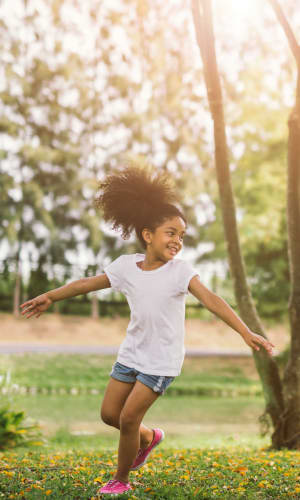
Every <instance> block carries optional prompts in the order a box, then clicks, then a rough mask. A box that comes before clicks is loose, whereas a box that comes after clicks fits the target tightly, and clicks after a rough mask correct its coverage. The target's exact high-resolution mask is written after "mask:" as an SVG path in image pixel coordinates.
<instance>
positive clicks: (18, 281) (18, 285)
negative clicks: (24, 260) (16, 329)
mask: <svg viewBox="0 0 300 500" xmlns="http://www.w3.org/2000/svg"><path fill="white" fill-rule="evenodd" d="M21 283H22V275H21V265H20V259H19V257H18V260H17V262H16V281H15V289H14V316H15V317H16V318H17V317H18V316H20V298H21Z"/></svg>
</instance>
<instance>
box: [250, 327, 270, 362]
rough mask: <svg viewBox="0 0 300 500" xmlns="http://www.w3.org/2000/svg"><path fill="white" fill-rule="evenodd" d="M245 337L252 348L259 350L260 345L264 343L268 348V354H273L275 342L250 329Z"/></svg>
mask: <svg viewBox="0 0 300 500" xmlns="http://www.w3.org/2000/svg"><path fill="white" fill-rule="evenodd" d="M243 339H244V341H245V342H246V344H248V345H249V346H250V347H251V348H252V349H255V350H256V351H259V345H262V346H263V347H264V348H265V349H266V351H267V352H268V354H270V356H272V355H273V349H272V348H273V347H275V346H274V344H272V342H270V341H269V340H267V339H265V338H264V337H262V336H261V335H258V334H257V333H254V332H251V331H250V330H249V332H248V333H247V334H246V335H243Z"/></svg>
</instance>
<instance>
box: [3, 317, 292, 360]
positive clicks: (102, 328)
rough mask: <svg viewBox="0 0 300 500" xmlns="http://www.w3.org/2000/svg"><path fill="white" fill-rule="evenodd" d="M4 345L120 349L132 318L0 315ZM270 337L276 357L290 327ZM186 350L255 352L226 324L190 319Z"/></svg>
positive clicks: (278, 327)
mask: <svg viewBox="0 0 300 500" xmlns="http://www.w3.org/2000/svg"><path fill="white" fill-rule="evenodd" d="M0 325H1V328H0V346H1V345H4V344H15V345H20V344H27V345H30V344H35V345H39V346H43V345H44V346H46V345H52V346H54V345H65V346H86V347H88V346H90V347H92V346H99V347H100V346H107V347H108V346H109V347H117V346H119V345H120V343H121V342H122V340H123V339H124V336H125V332H126V327H127V325H128V318H117V319H110V318H101V319H99V320H93V319H92V318H89V317H81V316H61V315H58V314H45V315H44V316H41V317H40V318H39V319H35V318H33V319H29V320H26V319H25V318H23V317H21V318H18V319H16V318H14V317H13V316H12V315H11V314H5V313H0ZM266 332H267V335H268V338H269V340H270V341H271V342H273V344H275V346H276V349H275V351H274V352H275V354H276V353H277V352H280V351H282V350H283V349H284V347H285V346H286V345H287V344H288V342H289V332H288V326H287V325H283V324H278V325H276V326H275V327H272V328H269V329H268V328H266ZM185 345H186V349H198V350H202V351H222V352H228V353H229V352H236V353H249V352H251V349H250V348H249V347H248V346H247V345H246V344H245V342H244V341H243V339H242V338H241V336H240V335H239V334H238V333H237V332H235V331H234V330H232V329H231V328H230V327H229V326H227V325H226V324H225V323H224V322H223V321H221V320H217V319H214V318H213V319H212V320H211V321H203V320H200V319H187V320H186V339H185Z"/></svg>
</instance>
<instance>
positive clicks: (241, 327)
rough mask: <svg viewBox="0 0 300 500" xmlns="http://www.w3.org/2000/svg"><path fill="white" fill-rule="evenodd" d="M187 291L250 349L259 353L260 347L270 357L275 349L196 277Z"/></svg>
mask: <svg viewBox="0 0 300 500" xmlns="http://www.w3.org/2000/svg"><path fill="white" fill-rule="evenodd" d="M189 291H190V292H191V293H192V294H193V295H194V296H195V297H196V298H197V299H198V300H200V302H202V304H203V305H204V306H205V307H206V308H207V309H208V310H209V311H211V312H212V313H214V314H216V315H217V316H219V318H221V319H222V320H223V321H224V322H225V323H227V325H229V326H231V328H233V329H234V330H236V331H237V332H238V333H239V334H240V335H241V336H242V337H243V339H244V341H245V342H246V344H248V345H249V346H250V347H251V348H252V349H256V350H257V351H259V346H258V345H257V344H260V345H262V346H263V347H264V348H265V349H266V351H267V352H268V353H269V354H270V355H272V354H273V352H272V347H275V346H274V345H273V344H272V343H271V342H269V341H268V340H267V339H265V338H264V337H262V336H261V335H258V334H257V333H254V332H252V331H251V330H250V329H249V328H248V327H247V325H246V324H245V323H244V322H243V321H242V320H241V319H240V318H239V316H238V315H237V314H236V313H235V312H234V310H233V309H232V308H231V307H230V306H229V305H228V304H227V302H226V301H225V300H223V299H222V298H221V297H219V295H216V294H215V293H213V292H211V291H210V290H209V289H208V288H206V286H204V285H203V284H202V283H201V281H200V280H199V278H198V276H194V277H193V278H192V279H191V281H190V284H189Z"/></svg>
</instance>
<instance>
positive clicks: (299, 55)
mask: <svg viewBox="0 0 300 500" xmlns="http://www.w3.org/2000/svg"><path fill="white" fill-rule="evenodd" d="M269 2H270V4H271V6H272V8H273V10H274V12H275V15H276V17H277V19H278V21H279V23H280V24H281V26H282V29H283V30H284V32H285V34H286V37H287V39H288V43H289V46H290V49H291V51H292V53H293V54H294V57H295V59H296V61H297V64H298V65H300V50H299V44H298V42H297V39H296V37H295V35H294V32H293V30H292V28H291V25H290V24H289V22H288V20H287V18H286V17H285V15H284V13H283V10H282V8H281V6H280V4H279V2H278V0H269Z"/></svg>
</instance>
